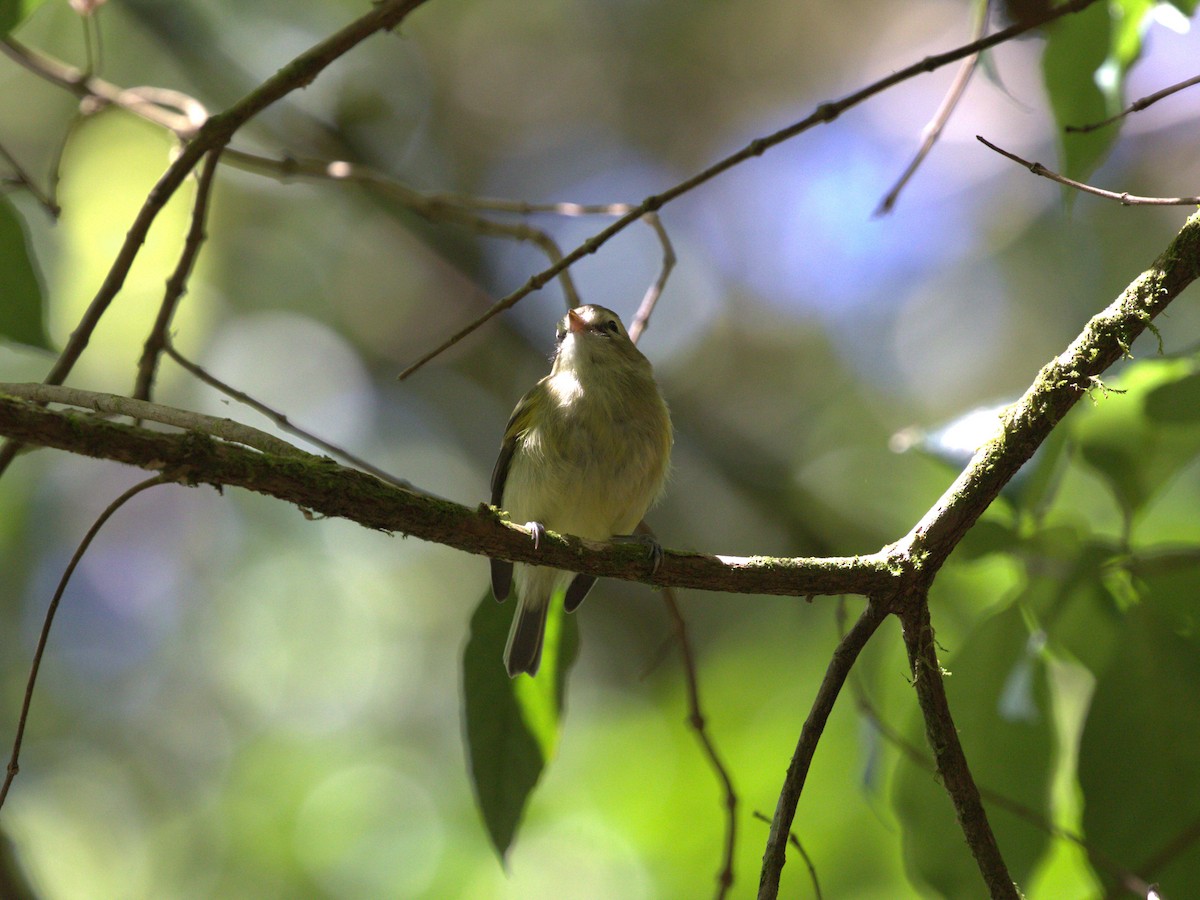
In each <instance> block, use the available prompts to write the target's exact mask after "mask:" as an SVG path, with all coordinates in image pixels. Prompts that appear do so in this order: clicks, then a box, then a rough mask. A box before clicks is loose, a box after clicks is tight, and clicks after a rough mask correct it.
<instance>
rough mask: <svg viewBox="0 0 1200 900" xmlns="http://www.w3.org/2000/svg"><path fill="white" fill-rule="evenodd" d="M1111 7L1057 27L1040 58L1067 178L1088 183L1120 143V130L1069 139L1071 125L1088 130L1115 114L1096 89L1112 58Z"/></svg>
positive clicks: (1096, 7)
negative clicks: (1107, 63)
mask: <svg viewBox="0 0 1200 900" xmlns="http://www.w3.org/2000/svg"><path fill="white" fill-rule="evenodd" d="M1111 25H1112V22H1111V19H1110V18H1109V11H1108V4H1106V3H1095V4H1093V5H1092V6H1089V7H1088V8H1087V9H1085V10H1084V11H1083V12H1080V13H1076V14H1075V15H1073V16H1066V17H1065V18H1063V19H1059V20H1058V21H1057V22H1053V23H1052V24H1051V25H1050V26H1049V29H1048V36H1047V40H1046V49H1045V51H1044V52H1043V54H1042V78H1043V79H1044V80H1045V83H1046V92H1047V94H1048V95H1049V97H1050V107H1051V109H1052V110H1053V111H1054V121H1055V124H1056V125H1057V126H1058V130H1059V158H1060V160H1061V165H1060V167H1061V168H1062V170H1063V173H1064V174H1065V175H1067V176H1068V177H1070V178H1075V179H1078V180H1081V181H1082V180H1086V178H1087V176H1088V175H1089V174H1091V172H1092V170H1093V169H1095V168H1096V166H1097V164H1098V163H1099V162H1100V160H1101V159H1102V158H1103V157H1104V154H1105V153H1107V152H1108V150H1109V148H1111V147H1112V144H1113V142H1114V141H1115V140H1116V136H1117V129H1116V128H1100V129H1097V130H1096V131H1091V132H1088V133H1086V134H1075V133H1067V132H1066V131H1064V129H1065V128H1066V127H1067V126H1068V125H1076V126H1079V125H1089V124H1091V123H1093V122H1099V121H1101V120H1103V119H1106V118H1108V116H1110V115H1112V114H1113V113H1115V112H1117V110H1118V109H1119V105H1116V106H1114V105H1113V104H1112V103H1111V98H1112V95H1111V94H1110V95H1109V96H1106V95H1105V93H1104V92H1103V91H1101V89H1100V87H1099V86H1098V85H1097V84H1096V73H1097V71H1098V70H1099V69H1100V67H1101V66H1102V65H1104V61H1105V59H1106V58H1107V57H1108V49H1109V42H1110V39H1111Z"/></svg>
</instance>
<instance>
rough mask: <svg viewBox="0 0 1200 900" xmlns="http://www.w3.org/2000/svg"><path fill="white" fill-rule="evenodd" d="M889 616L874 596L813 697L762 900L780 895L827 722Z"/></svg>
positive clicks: (783, 798) (776, 821)
mask: <svg viewBox="0 0 1200 900" xmlns="http://www.w3.org/2000/svg"><path fill="white" fill-rule="evenodd" d="M887 614H888V609H887V607H886V606H885V605H884V604H883V603H880V602H879V601H878V600H877V599H875V598H874V597H872V598H871V599H869V600H868V601H867V606H866V608H865V609H864V610H863V611H862V615H860V616H859V617H858V621H856V622H855V623H854V626H853V627H852V628H851V629H850V630H849V631H848V632H847V633H846V635H845V637H843V638H842V639H841V640H840V641H838V645H837V647H835V648H834V651H833V656H832V657H831V658H830V660H829V666H828V667H827V668H826V670H825V677H824V678H822V679H821V686H820V687H819V688H818V689H817V695H816V697H814V698H813V705H812V709H811V710H809V713H808V718H807V719H805V721H804V727H803V728H801V729H800V738H799V740H797V742H796V750H795V752H794V753H793V754H792V761H791V762H790V763H789V764H788V770H787V775H786V776H785V777H784V780H783V787H782V788H781V789H780V791H779V803H778V804H777V805H776V807H775V817H774V818H773V819H772V820H771V831H770V833H769V834H768V835H767V848H766V850H765V851H764V853H763V865H762V872H761V873H760V875H759V882H758V900H773V898H775V897H777V896H779V877H780V875H781V873H782V871H783V864H784V863H785V862H786V861H787V842H788V835H789V834H790V832H791V828H792V821H793V820H794V819H795V818H796V806H797V804H798V803H799V802H800V794H801V792H802V791H803V790H804V781H805V779H806V778H807V777H808V769H809V766H810V765H811V763H812V759H813V754H814V753H816V750H817V744H818V743H819V742H820V740H821V735H822V733H823V732H824V731H825V723H826V722H827V721H828V719H829V714H830V713H831V712H832V711H833V705H834V703H835V702H836V701H837V698H838V694H839V693H840V692H841V689H842V685H843V684H845V683H846V677H847V676H848V675H849V674H850V670H851V669H852V668H853V667H854V663H855V662H856V661H857V660H858V655H859V653H861V652H862V649H863V647H865V646H866V645H867V641H869V640H870V639H871V635H873V634H874V633H875V631H876V629H878V628H879V624H880V623H881V622H882V621H883V620H884V619H885V618H886V617H887Z"/></svg>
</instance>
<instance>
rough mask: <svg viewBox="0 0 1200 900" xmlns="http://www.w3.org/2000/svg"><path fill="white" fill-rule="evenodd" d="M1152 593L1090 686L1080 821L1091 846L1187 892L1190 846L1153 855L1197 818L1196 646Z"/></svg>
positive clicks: (1192, 868)
mask: <svg viewBox="0 0 1200 900" xmlns="http://www.w3.org/2000/svg"><path fill="white" fill-rule="evenodd" d="M1190 574H1191V578H1190V579H1188V587H1187V596H1188V598H1189V602H1190V603H1191V604H1194V603H1195V584H1196V574H1197V573H1196V570H1194V569H1193V570H1192V572H1191V573H1190ZM1157 596H1158V592H1156V591H1151V592H1149V593H1148V595H1147V600H1146V602H1144V603H1142V604H1140V605H1138V606H1137V607H1136V608H1134V609H1133V610H1131V611H1130V613H1129V615H1128V616H1127V618H1126V627H1125V630H1124V634H1123V635H1122V644H1123V652H1122V653H1121V654H1120V655H1119V656H1118V657H1116V658H1115V659H1114V661H1113V664H1112V665H1111V666H1109V667H1108V669H1107V670H1106V671H1105V672H1104V673H1103V674H1102V675H1101V676H1100V679H1099V681H1098V682H1097V684H1096V691H1095V695H1094V697H1093V700H1092V704H1091V708H1090V709H1089V711H1088V716H1087V721H1086V723H1085V725H1084V729H1083V736H1082V739H1081V742H1080V748H1079V785H1080V787H1081V788H1082V790H1083V794H1084V797H1085V798H1086V801H1085V806H1084V815H1083V825H1084V830H1085V833H1086V834H1087V836H1088V841H1089V843H1090V844H1091V846H1092V847H1093V848H1094V849H1095V850H1096V851H1099V852H1101V853H1103V854H1104V855H1105V856H1107V857H1108V858H1109V859H1111V860H1114V861H1115V862H1116V863H1118V864H1119V865H1121V866H1122V867H1125V868H1127V869H1129V870H1131V871H1134V872H1137V874H1138V875H1139V876H1141V877H1142V878H1144V879H1146V880H1147V881H1149V882H1153V883H1158V884H1160V885H1161V887H1162V889H1163V894H1164V895H1165V896H1167V897H1195V896H1200V854H1197V853H1196V852H1195V849H1194V846H1193V847H1192V848H1191V849H1188V848H1187V847H1186V846H1185V847H1181V848H1180V852H1177V853H1176V854H1174V855H1173V857H1172V858H1170V859H1169V860H1161V861H1157V862H1156V857H1158V856H1159V854H1160V853H1162V852H1163V851H1164V850H1166V849H1167V848H1169V847H1170V845H1171V844H1172V843H1173V842H1174V841H1176V840H1177V839H1178V838H1179V837H1180V836H1181V835H1182V834H1184V833H1185V832H1186V830H1187V828H1188V823H1192V826H1191V827H1195V823H1197V822H1200V702H1197V697H1200V647H1197V643H1196V632H1195V631H1194V630H1193V631H1192V632H1191V636H1190V639H1189V638H1188V637H1185V636H1184V635H1182V634H1180V633H1179V631H1178V630H1177V629H1176V628H1175V627H1172V625H1173V617H1172V616H1170V615H1164V612H1165V610H1164V609H1163V608H1162V606H1163V605H1164V604H1162V603H1161V602H1160V600H1159V599H1157ZM1110 881H1111V877H1110Z"/></svg>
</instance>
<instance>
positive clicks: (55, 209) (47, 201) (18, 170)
mask: <svg viewBox="0 0 1200 900" xmlns="http://www.w3.org/2000/svg"><path fill="white" fill-rule="evenodd" d="M0 156H2V157H4V161H5V162H6V163H8V166H9V168H10V169H12V170H13V178H12V179H11V183H12V184H15V185H18V186H19V187H23V188H24V189H25V190H27V191H29V193H30V195H31V196H32V197H33V199H35V200H36V201H37V202H38V205H39V206H41V207H42V209H44V210H45V211H46V214H47V215H48V216H50V218H51V219H54V220H57V219H58V216H59V214H60V213H61V212H62V209H61V208H60V207H59V205H58V204H57V203H55V202H54V200H53V199H52V198H51V197H50V195H49V194H46V193H44V192H43V191H42V189H41V188H39V187H38V186H37V182H36V181H34V180H33V179H32V178H31V177H30V176H29V173H28V172H26V171H25V169H24V168H22V166H21V164H20V163H19V162H18V161H17V158H16V157H15V156H13V155H12V153H10V152H9V150H8V148H7V147H5V146H4V145H3V144H0Z"/></svg>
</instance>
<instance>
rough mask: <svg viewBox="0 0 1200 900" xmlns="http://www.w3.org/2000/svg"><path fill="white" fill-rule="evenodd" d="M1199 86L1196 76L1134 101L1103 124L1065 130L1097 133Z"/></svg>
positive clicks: (1093, 123)
mask: <svg viewBox="0 0 1200 900" xmlns="http://www.w3.org/2000/svg"><path fill="white" fill-rule="evenodd" d="M1197 84H1200V75H1196V76H1195V77H1193V78H1189V79H1187V80H1186V81H1181V82H1179V83H1178V84H1173V85H1171V86H1170V87H1165V88H1163V89H1162V90H1161V91H1155V92H1154V93H1153V94H1150V95H1149V96H1146V97H1142V98H1141V99H1140V100H1134V101H1133V102H1132V103H1131V104H1129V106H1127V107H1125V109H1123V110H1121V111H1120V112H1119V113H1117V114H1116V115H1115V116H1109V117H1108V118H1107V119H1105V120H1103V121H1102V122H1092V123H1091V124H1090V125H1068V126H1066V128H1064V129H1063V130H1064V131H1067V132H1069V133H1071V134H1086V133H1088V132H1089V131H1095V130H1096V129H1098V128H1104V127H1105V126H1107V125H1111V124H1112V123H1113V122H1117V121H1120V120H1121V119H1123V118H1125V117H1126V116H1128V115H1130V114H1131V113H1135V112H1141V111H1142V110H1143V109H1145V108H1146V107H1147V106H1152V105H1154V104H1155V103H1157V102H1158V101H1159V100H1162V99H1163V98H1164V97H1170V96H1171V95H1172V94H1176V93H1178V92H1179V91H1182V90H1184V89H1186V88H1190V87H1194V86H1195V85H1197Z"/></svg>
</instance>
